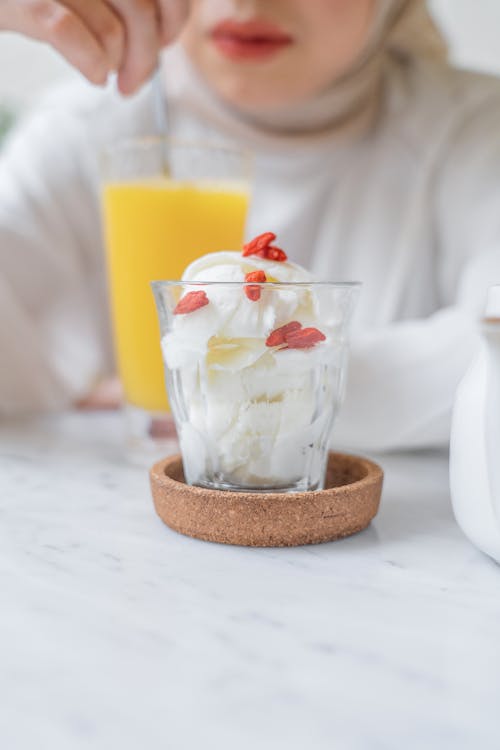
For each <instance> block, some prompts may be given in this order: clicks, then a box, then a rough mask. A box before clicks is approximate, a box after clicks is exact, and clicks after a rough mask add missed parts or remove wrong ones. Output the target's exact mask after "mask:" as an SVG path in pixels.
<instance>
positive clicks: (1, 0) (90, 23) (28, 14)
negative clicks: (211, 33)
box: [0, 0, 189, 94]
mask: <svg viewBox="0 0 500 750" xmlns="http://www.w3.org/2000/svg"><path fill="white" fill-rule="evenodd" d="M188 7H189V2H188V0H0V28H7V29H9V28H10V29H11V30H15V31H19V32H21V33H24V34H26V35H27V36H31V37H33V38H34V39H39V40H42V41H45V42H48V43H49V44H51V45H52V46H53V47H54V48H55V49H56V50H57V51H58V52H60V53H61V54H62V55H63V56H64V57H65V58H66V59H67V60H68V62H70V63H71V64H72V65H74V66H75V67H76V68H78V70H80V71H81V73H83V75H85V76H86V77H87V78H88V79H89V80H90V81H92V83H96V84H104V83H105V82H106V80H107V76H108V74H109V73H110V72H111V71H114V70H117V71H118V86H119V88H120V90H121V92H122V93H124V94H132V93H134V92H135V91H136V90H137V89H138V88H139V87H140V86H141V85H142V84H143V83H144V82H145V81H146V80H147V79H148V78H149V77H150V76H151V74H152V73H153V71H154V69H155V68H156V66H157V64H158V55H159V52H160V50H161V48H162V47H163V46H164V45H165V44H168V43H169V42H171V41H172V40H173V39H174V38H175V37H176V36H177V35H178V34H179V33H180V31H181V29H182V26H183V23H184V21H185V19H186V17H187V14H188Z"/></svg>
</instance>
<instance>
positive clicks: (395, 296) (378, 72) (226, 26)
mask: <svg viewBox="0 0 500 750" xmlns="http://www.w3.org/2000/svg"><path fill="white" fill-rule="evenodd" d="M162 74H163V79H164V82H165V90H166V96H167V99H168V106H169V110H170V112H171V118H170V119H171V121H172V130H173V133H174V134H179V133H182V135H183V136H184V137H186V136H190V137H191V136H192V137H194V138H199V137H203V138H206V137H207V134H209V135H210V137H211V138H217V139H218V140H220V139H227V140H230V141H233V142H234V141H236V142H237V143H239V144H241V145H243V146H245V147H248V148H251V149H252V150H253V151H254V152H255V154H256V165H257V166H256V186H255V195H256V200H255V204H254V210H253V215H252V218H251V222H250V227H249V232H250V233H257V232H260V231H263V230H267V229H272V230H273V231H275V232H277V233H278V234H279V237H280V241H281V243H282V244H283V245H284V246H285V247H286V248H287V252H288V253H289V255H290V256H291V258H292V259H293V260H295V261H297V262H299V263H302V264H304V265H306V266H308V267H309V268H310V269H311V270H312V271H313V272H314V273H315V275H316V276H317V277H318V278H320V279H325V280H326V279H329V280H334V279H335V280H337V279H360V280H362V281H363V283H364V289H363V294H362V297H361V300H360V303H359V306H358V311H357V315H356V319H355V321H354V329H353V344H352V357H351V367H350V379H349V385H348V391H347V398H346V403H345V405H344V408H343V412H342V414H341V417H340V419H339V422H338V426H337V429H336V444H337V445H338V444H340V443H342V444H343V445H348V446H350V447H354V448H356V447H362V448H364V449H372V450H375V449H391V448H402V447H421V446H429V445H440V444H444V443H445V442H446V441H447V438H448V430H449V417H450V410H451V404H452V399H453V393H454V389H455V387H456V385H457V383H458V381H459V380H460V378H461V376H462V374H463V372H464V370H465V368H466V366H467V364H468V362H469V360H470V358H471V355H472V354H473V352H474V349H475V346H476V334H475V330H474V321H475V317H476V316H477V315H478V313H479V310H480V306H481V304H482V300H483V298H484V295H485V290H486V288H487V286H488V285H489V284H490V283H494V282H497V283H498V281H499V280H500V253H499V249H498V243H499V242H500V210H498V208H497V204H500V135H499V133H500V128H499V125H500V84H499V82H498V81H497V80H496V79H493V78H489V77H486V76H480V75H473V74H470V73H465V72H459V71H457V70H454V69H453V68H452V67H450V65H449V64H448V62H447V59H446V50H445V46H444V44H443V41H442V39H441V38H440V36H439V34H438V32H437V31H436V29H435V27H434V26H433V24H432V22H431V19H430V17H429V15H428V13H427V10H426V7H425V4H424V2H422V0H318V1H317V2H315V3H310V2H309V0H286V1H285V0H266V2H259V0H195V1H194V2H193V3H192V9H191V14H190V16H189V19H188V21H187V23H186V25H185V26H184V28H183V31H182V35H181V39H180V42H179V43H177V44H175V45H174V46H172V47H170V48H169V49H168V50H167V52H166V53H165V55H164V59H163V66H162ZM153 129H154V118H153V104H152V93H151V88H150V87H149V86H147V87H145V88H144V89H143V90H142V91H141V92H140V94H139V95H138V96H136V97H134V98H133V99H129V100H127V101H124V100H120V99H119V98H118V97H116V96H115V95H113V94H112V93H111V92H110V91H109V90H108V91H105V92H96V91H90V92H89V91H86V92H76V91H73V92H68V93H66V94H65V95H64V96H63V95H62V94H58V96H57V97H55V98H53V99H52V100H51V102H50V104H48V105H46V107H45V109H44V111H40V112H39V113H38V114H36V115H35V116H34V117H33V118H32V120H31V121H30V122H28V123H27V124H25V126H24V128H23V129H22V130H21V131H20V132H19V133H18V134H17V136H16V137H15V138H14V139H13V141H12V142H11V144H10V148H9V149H8V150H7V152H6V154H5V155H4V156H3V163H2V164H1V168H0V239H1V242H0V247H1V250H0V252H1V259H0V268H1V269H2V274H1V276H0V287H1V288H0V320H2V321H3V323H2V325H1V326H0V350H1V351H2V352H3V356H4V364H3V367H2V370H1V373H0V411H3V412H8V411H18V410H22V409H33V408H36V409H46V408H47V409H48V408H59V407H62V406H65V405H67V404H70V403H72V402H74V401H75V400H77V399H78V398H81V397H82V396H83V395H84V394H85V393H86V392H87V391H88V390H89V388H90V387H91V384H92V382H93V380H94V379H95V377H96V376H97V375H99V374H102V373H106V372H110V371H111V368H112V363H111V356H110V350H111V349H110V337H109V332H108V331H107V327H106V325H105V321H106V319H107V318H106V303H105V291H104V288H105V287H104V281H103V276H104V272H103V254H102V248H101V240H100V236H101V235H100V227H99V220H98V174H97V168H96V153H98V151H99V150H100V148H101V147H102V146H103V145H104V143H105V142H106V141H107V140H109V138H111V137H112V138H114V139H116V138H119V137H121V136H124V135H132V134H140V133H145V132H150V131H151V130H153ZM7 321H8V323H7Z"/></svg>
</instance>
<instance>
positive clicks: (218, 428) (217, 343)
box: [153, 261, 359, 492]
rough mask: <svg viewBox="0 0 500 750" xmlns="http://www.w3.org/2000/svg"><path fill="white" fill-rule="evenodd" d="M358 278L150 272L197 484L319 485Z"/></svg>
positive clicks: (187, 462) (187, 464) (172, 391)
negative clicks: (233, 278)
mask: <svg viewBox="0 0 500 750" xmlns="http://www.w3.org/2000/svg"><path fill="white" fill-rule="evenodd" d="M250 262H251V261H250ZM358 289H359V285H358V284H356V283H352V284H351V283H339V284H333V283H332V284H331V283H321V282H319V283H287V284H284V283H272V282H263V283H261V284H255V283H252V285H251V287H250V286H249V285H248V284H246V283H245V282H201V281H200V282H196V283H195V282H190V283H187V282H184V283H182V282H181V283H179V282H175V281H158V282H154V283H153V291H154V295H155V298H156V304H157V307H158V313H159V319H160V324H161V334H162V351H163V356H164V360H165V373H166V383H167V388H168V393H169V398H170V401H171V404H172V410H173V413H174V417H175V421H176V424H177V429H178V432H179V439H180V446H181V452H182V459H183V465H184V475H185V478H186V481H187V482H188V483H189V484H196V485H200V486H203V487H208V488H211V489H229V490H258V491H261V492H266V491H272V492H302V491H307V490H316V489H321V488H322V487H323V485H324V480H325V472H326V464H327V458H328V446H329V441H330V435H331V430H332V425H333V422H334V419H335V416H336V414H337V412H338V409H339V407H340V405H341V403H342V399H343V395H344V382H345V374H346V366H347V352H348V338H349V336H348V333H349V322H350V319H351V313H352V310H353V308H354V305H355V302H356V299H357V296H358ZM249 290H250V292H251V293H250V295H249ZM249 297H250V298H249Z"/></svg>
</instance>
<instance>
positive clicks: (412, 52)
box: [376, 0, 448, 61]
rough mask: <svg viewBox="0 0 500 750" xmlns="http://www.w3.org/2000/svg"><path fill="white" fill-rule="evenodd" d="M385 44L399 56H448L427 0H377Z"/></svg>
mask: <svg viewBox="0 0 500 750" xmlns="http://www.w3.org/2000/svg"><path fill="white" fill-rule="evenodd" d="M378 1H379V4H380V10H379V19H380V20H379V24H380V22H381V25H382V29H380V25H379V24H376V26H378V27H379V29H380V30H381V31H382V39H383V40H384V42H385V44H384V46H385V47H386V49H387V50H388V52H390V53H392V54H394V55H395V56H397V57H401V58H412V57H427V58H431V59H434V60H437V61H446V60H447V59H448V45H447V43H446V40H445V38H444V36H443V34H442V33H441V31H440V29H439V28H438V26H437V24H436V23H435V21H434V19H433V18H432V15H431V13H430V12H429V9H428V7H427V2H426V0H378Z"/></svg>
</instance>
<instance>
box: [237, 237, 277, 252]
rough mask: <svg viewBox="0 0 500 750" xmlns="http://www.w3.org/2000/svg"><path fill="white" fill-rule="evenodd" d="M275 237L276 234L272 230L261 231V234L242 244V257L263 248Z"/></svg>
mask: <svg viewBox="0 0 500 750" xmlns="http://www.w3.org/2000/svg"><path fill="white" fill-rule="evenodd" d="M275 239H276V235H275V234H274V232H263V233H262V234H259V235H258V236H257V237H254V238H253V240H250V242H247V243H246V245H243V252H242V255H243V257H246V256H247V255H256V254H257V253H260V251H261V250H264V249H265V248H266V247H267V246H268V245H270V244H271V242H273V240H275Z"/></svg>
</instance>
